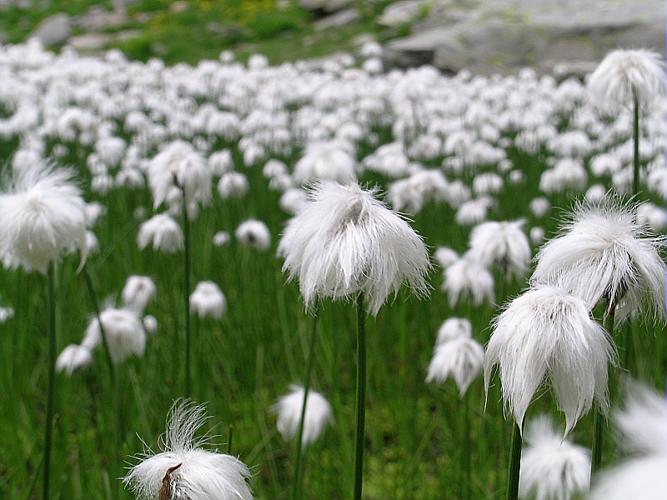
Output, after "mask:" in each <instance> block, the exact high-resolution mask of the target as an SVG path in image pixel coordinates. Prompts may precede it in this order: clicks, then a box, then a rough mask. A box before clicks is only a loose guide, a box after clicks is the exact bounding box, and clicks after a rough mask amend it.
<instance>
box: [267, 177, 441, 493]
mask: <svg viewBox="0 0 667 500" xmlns="http://www.w3.org/2000/svg"><path fill="white" fill-rule="evenodd" d="M375 194H376V193H375V192H374V191H364V190H363V189H361V188H360V187H359V186H358V185H357V184H347V185H342V184H336V183H333V182H321V183H319V184H317V185H316V186H315V187H314V188H313V189H312V191H311V193H310V202H309V204H308V205H307V206H306V207H304V208H303V210H301V212H299V213H298V214H297V215H296V216H295V217H294V218H293V219H291V220H290V221H289V222H288V224H287V227H286V228H285V232H284V234H283V236H282V239H281V241H280V244H279V246H278V252H279V254H280V255H281V256H282V257H284V259H285V263H284V265H283V270H284V271H287V272H288V275H289V278H290V279H298V281H299V289H300V291H301V295H302V297H303V300H304V303H305V305H306V308H307V309H309V310H312V308H313V307H314V305H315V303H316V302H319V301H322V300H324V299H334V300H336V299H348V300H350V299H352V300H356V308H357V389H356V431H355V468H354V489H353V498H354V499H355V500H358V499H360V498H361V493H362V488H363V457H364V434H365V433H364V428H365V393H366V325H365V312H367V313H368V314H370V315H372V316H375V315H377V313H378V311H379V310H380V307H381V306H382V305H383V304H384V303H385V302H386V300H387V298H388V297H389V295H390V294H392V293H393V294H396V293H397V292H398V290H399V288H400V287H401V285H402V284H403V283H404V282H405V283H407V284H408V286H409V287H410V288H411V289H412V290H413V291H414V292H415V293H416V294H417V295H425V294H426V293H427V291H428V288H427V285H426V282H425V276H426V273H427V272H428V270H429V267H430V264H429V258H428V254H427V252H426V247H425V246H424V243H423V241H422V239H421V238H420V237H419V236H418V235H417V234H416V233H415V232H414V231H413V230H412V228H410V226H409V225H408V223H407V222H406V221H405V220H404V219H402V218H401V217H400V216H399V215H397V214H396V213H394V212H392V211H391V210H389V209H388V208H386V207H385V206H384V205H383V204H382V203H381V202H379V201H378V200H377V199H376V198H375V197H374V195H375ZM312 331H313V333H312V336H313V337H314V336H315V335H316V329H315V327H313V330H312ZM313 343H314V340H311V346H312V345H313ZM312 356H313V353H312V348H311V351H310V352H309V354H308V357H309V361H308V365H309V370H310V366H311V359H312ZM309 370H308V373H307V374H306V381H305V389H304V403H303V406H304V407H306V401H307V398H308V384H309V378H310V373H309ZM300 427H303V415H302V418H301V423H300ZM301 432H302V431H300V432H299V435H301ZM297 446H299V447H300V446H301V444H300V442H297Z"/></svg>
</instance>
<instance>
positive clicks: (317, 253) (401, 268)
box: [278, 182, 430, 315]
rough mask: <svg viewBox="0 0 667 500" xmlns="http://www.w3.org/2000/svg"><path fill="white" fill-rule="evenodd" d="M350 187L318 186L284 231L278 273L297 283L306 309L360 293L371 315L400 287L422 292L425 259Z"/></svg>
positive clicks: (409, 235) (370, 194) (417, 244)
mask: <svg viewBox="0 0 667 500" xmlns="http://www.w3.org/2000/svg"><path fill="white" fill-rule="evenodd" d="M374 194H375V191H364V190H363V189H361V188H360V187H359V186H358V185H356V184H349V185H346V186H343V185H340V184H336V183H333V182H323V183H320V184H318V185H317V186H316V187H315V188H314V189H313V191H312V192H311V193H310V201H309V202H308V205H307V206H306V207H305V208H304V209H303V210H302V211H301V212H299V214H297V215H296V216H295V217H294V218H292V219H291V220H290V221H289V222H288V224H287V227H286V228H285V232H284V234H283V237H282V239H281V240H280V244H279V246H278V253H279V254H280V255H281V256H282V257H284V258H285V263H284V265H283V270H284V271H287V272H288V273H289V277H290V279H295V278H296V279H298V280H299V285H300V289H301V295H302V296H303V299H304V302H305V304H306V307H307V308H310V307H312V305H313V304H314V303H315V301H316V300H317V299H321V298H333V299H338V298H352V297H353V296H355V295H356V294H358V293H363V295H364V298H365V301H366V303H367V306H368V311H369V313H370V314H372V315H376V314H377V312H378V311H379V309H380V307H381V306H382V304H384V303H385V301H386V300H387V297H388V296H389V295H390V294H391V293H394V294H395V293H397V292H398V290H399V288H400V286H401V284H402V283H404V282H405V283H407V284H408V286H409V287H410V288H411V289H412V290H413V291H414V292H416V293H417V294H418V295H424V294H426V293H427V292H428V287H427V284H426V280H425V277H426V274H427V272H428V270H429V268H430V264H429V258H428V253H427V252H426V247H425V245H424V242H423V241H422V239H421V237H420V236H418V235H417V233H415V232H414V230H413V229H412V228H411V227H410V226H409V225H408V223H407V222H406V221H405V220H404V219H402V218H401V217H400V216H399V215H398V214H396V213H395V212H392V211H391V210H389V209H388V208H386V207H385V206H384V205H383V204H382V203H381V202H379V201H378V200H377V199H375V197H374Z"/></svg>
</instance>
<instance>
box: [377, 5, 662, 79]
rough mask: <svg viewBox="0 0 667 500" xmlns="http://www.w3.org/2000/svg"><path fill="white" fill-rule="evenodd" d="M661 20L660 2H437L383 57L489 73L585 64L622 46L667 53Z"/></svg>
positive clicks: (399, 62) (392, 62)
mask: <svg viewBox="0 0 667 500" xmlns="http://www.w3.org/2000/svg"><path fill="white" fill-rule="evenodd" d="M663 19H664V5H663V0H633V1H625V0H587V1H586V2H585V3H582V2H581V0H493V1H492V2H490V1H489V2H487V1H483V0H439V1H438V2H437V4H436V5H435V6H434V8H433V9H432V11H431V13H430V15H429V16H428V18H427V19H426V20H425V21H423V22H421V23H418V24H417V25H416V26H415V27H414V29H413V34H412V35H410V36H409V37H407V38H404V39H399V40H396V41H393V42H390V43H389V44H388V45H387V46H386V47H385V51H384V53H383V57H384V59H385V63H386V64H388V65H398V66H413V65H419V64H424V63H430V64H434V65H435V66H437V67H439V68H441V69H443V70H448V71H458V70H460V69H462V68H468V69H470V70H472V71H474V72H480V73H484V74H489V73H494V72H513V71H515V70H516V69H517V68H520V67H523V66H533V67H535V68H536V69H538V70H540V71H552V70H553V69H554V68H555V67H556V66H559V65H563V64H565V65H567V64H570V65H572V64H574V65H575V66H577V67H578V68H579V69H581V68H582V67H585V66H588V67H590V65H591V64H595V63H597V62H598V61H599V60H600V59H602V57H604V55H605V54H606V53H607V52H608V51H610V50H613V49H615V48H618V47H628V48H636V47H649V48H653V49H654V50H657V51H660V52H661V51H663V49H664V40H663V37H664V25H663Z"/></svg>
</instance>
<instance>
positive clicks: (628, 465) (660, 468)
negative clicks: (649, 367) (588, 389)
mask: <svg viewBox="0 0 667 500" xmlns="http://www.w3.org/2000/svg"><path fill="white" fill-rule="evenodd" d="M626 398H627V402H626V408H625V409H624V410H621V411H617V412H616V414H615V421H616V426H617V428H618V430H619V431H620V437H621V445H622V446H623V448H624V450H625V451H626V452H629V453H630V454H631V455H630V458H626V459H625V461H623V462H621V463H620V464H619V465H617V466H616V467H613V468H611V469H608V470H606V471H603V472H602V473H601V474H600V475H599V476H598V478H597V480H596V481H594V483H593V490H592V492H591V496H590V499H591V500H625V499H628V498H637V499H642V500H661V499H663V498H664V497H665V492H666V491H667V474H665V471H667V400H665V397H664V395H662V394H656V393H654V392H652V391H650V390H648V389H647V388H645V387H642V386H640V385H638V384H631V385H629V386H628V390H627V396H626Z"/></svg>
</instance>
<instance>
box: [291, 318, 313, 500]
mask: <svg viewBox="0 0 667 500" xmlns="http://www.w3.org/2000/svg"><path fill="white" fill-rule="evenodd" d="M317 317H318V311H317V309H316V310H315V315H314V316H313V323H312V328H311V331H310V346H309V348H308V349H309V350H308V361H307V363H306V375H305V377H304V381H303V403H302V404H301V416H300V417H299V431H298V432H297V438H296V458H295V464H294V484H293V485H292V500H296V499H297V498H299V497H300V490H301V481H302V479H301V476H302V472H303V471H302V469H303V467H302V455H303V445H302V441H303V424H304V420H305V418H306V403H307V401H308V392H309V391H310V374H311V372H312V371H313V364H314V359H315V341H316V340H317Z"/></svg>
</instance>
